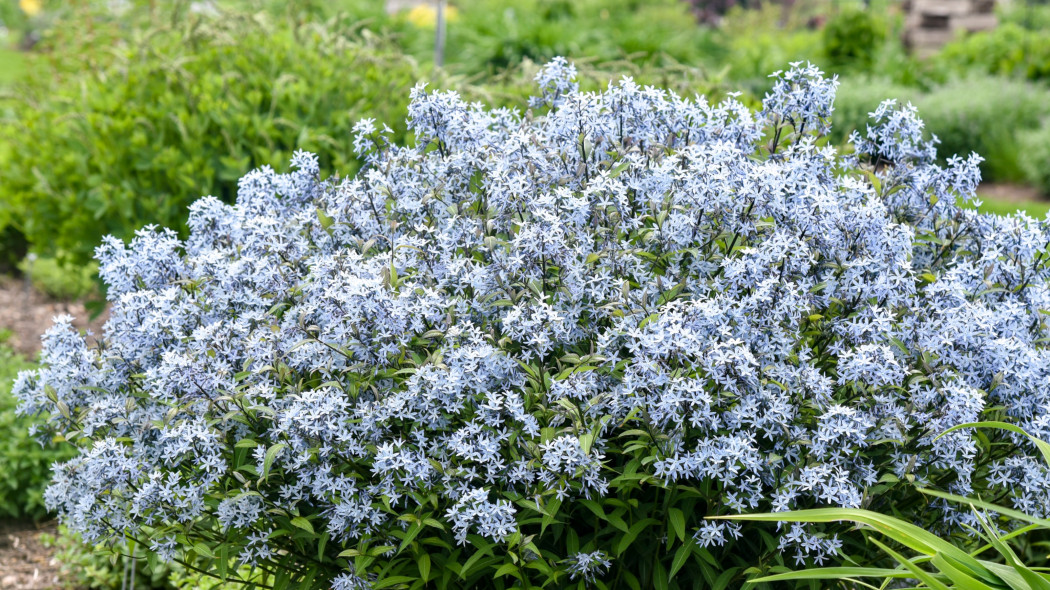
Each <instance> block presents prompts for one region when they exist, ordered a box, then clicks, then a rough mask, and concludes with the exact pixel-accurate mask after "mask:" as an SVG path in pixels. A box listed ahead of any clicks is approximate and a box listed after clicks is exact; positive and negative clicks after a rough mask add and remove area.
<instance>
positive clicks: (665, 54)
mask: <svg viewBox="0 0 1050 590" xmlns="http://www.w3.org/2000/svg"><path fill="white" fill-rule="evenodd" d="M455 6H456V8H457V10H456V15H455V18H454V19H453V20H450V21H449V23H448V29H447V30H448V41H447V47H446V54H445V55H446V57H445V66H446V67H447V68H448V69H449V71H452V72H456V73H461V74H466V75H473V74H494V73H497V72H499V71H501V70H502V69H503V68H506V67H508V66H514V65H516V64H518V63H520V62H522V61H523V60H526V59H528V60H531V61H535V62H546V61H547V60H549V59H550V58H552V57H554V56H556V55H564V56H569V57H573V58H591V59H595V60H597V61H610V60H617V59H626V60H627V61H630V62H632V63H635V64H648V65H654V64H655V65H666V64H669V63H685V64H690V65H693V66H702V65H706V64H715V63H718V61H720V60H721V59H722V58H724V56H725V49H724V46H723V43H722V41H721V34H720V33H719V32H718V31H716V30H713V29H710V28H705V27H700V26H698V25H697V24H696V21H695V20H694V18H693V16H692V14H690V12H689V7H688V5H687V4H686V3H684V2H681V1H680V0H647V1H641V0H628V1H624V0H574V1H571V2H570V1H567V0H521V1H517V2H513V3H508V2H504V1H502V0H461V1H459V2H455ZM389 26H390V27H392V29H393V30H395V31H396V32H397V33H398V37H399V40H400V43H401V44H402V45H403V47H404V49H405V50H406V51H407V52H409V53H410V54H412V55H415V56H417V57H419V58H421V59H427V60H429V59H431V58H432V57H433V46H434V40H433V29H432V28H421V27H419V26H417V25H414V24H412V22H410V21H409V20H408V19H406V18H404V16H403V15H401V16H396V17H394V19H393V20H392V22H391V23H390V24H389Z"/></svg>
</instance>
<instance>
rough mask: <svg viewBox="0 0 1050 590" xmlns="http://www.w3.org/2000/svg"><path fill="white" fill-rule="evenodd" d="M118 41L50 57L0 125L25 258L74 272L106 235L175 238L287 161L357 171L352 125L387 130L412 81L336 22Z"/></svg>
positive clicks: (9, 195) (8, 221)
mask: <svg viewBox="0 0 1050 590" xmlns="http://www.w3.org/2000/svg"><path fill="white" fill-rule="evenodd" d="M125 41H126V42H125V43H124V44H123V45H121V46H118V49H116V50H115V51H114V54H113V55H112V56H102V57H99V58H98V59H97V60H96V61H95V62H94V65H96V66H98V67H85V68H80V71H78V72H72V71H69V69H67V68H72V67H75V64H76V63H77V61H76V59H72V58H69V59H67V58H66V57H62V58H55V59H54V60H52V63H53V64H57V65H53V66H52V68H53V69H52V70H51V75H35V76H34V77H33V78H32V79H31V80H27V81H26V82H25V84H24V85H23V87H22V88H21V89H20V93H21V96H22V98H21V99H20V100H19V101H17V102H15V103H13V105H11V106H10V107H9V110H10V113H9V116H8V117H6V118H5V120H4V121H2V122H0V137H2V138H4V139H2V140H0V142H2V143H4V144H8V145H7V146H5V147H0V154H3V155H4V157H3V158H0V177H2V178H3V179H4V182H3V183H2V184H0V230H3V229H4V228H6V227H9V226H14V227H16V228H17V229H18V230H20V231H21V232H22V233H24V235H25V237H26V239H27V240H28V242H29V245H30V249H31V251H35V252H38V253H55V252H56V251H58V250H65V251H67V252H68V253H69V254H70V255H71V256H72V257H73V259H74V260H81V261H82V260H85V259H87V258H88V257H89V255H90V254H91V251H92V249H93V247H94V244H96V243H97V242H98V241H99V239H100V238H101V237H102V236H103V235H105V234H114V235H118V236H121V237H128V236H129V235H131V233H132V232H133V231H134V230H136V229H138V228H139V227H141V226H142V225H145V224H148V223H158V224H163V225H166V226H174V227H176V228H178V227H181V226H182V224H183V222H184V216H185V210H186V206H187V205H188V204H189V202H191V201H192V200H193V199H195V198H197V197H199V196H201V193H202V192H203V193H206V194H212V195H214V196H217V197H220V198H222V199H225V200H232V199H233V196H234V195H235V193H236V190H237V187H236V179H237V177H238V175H239V173H240V171H243V170H244V169H246V168H250V167H253V166H258V165H261V164H263V163H265V162H281V161H287V160H288V158H289V157H290V155H291V154H292V152H294V151H295V150H296V149H304V150H310V151H315V152H317V153H318V154H319V155H320V157H321V163H322V168H323V169H325V170H340V171H345V172H346V173H351V172H353V171H354V170H356V168H357V163H356V162H355V161H354V160H353V153H354V152H353V148H352V139H351V128H352V126H353V124H354V123H355V122H356V121H357V120H358V119H360V118H364V117H369V116H372V117H378V118H379V119H381V120H394V119H396V117H395V116H393V113H396V112H401V111H403V109H404V108H405V104H406V101H407V96H408V92H407V90H408V89H409V88H410V87H411V86H412V85H413V84H415V83H416V81H417V80H418V79H419V78H420V77H421V75H420V73H419V70H418V68H417V67H416V66H415V64H414V62H413V61H412V60H411V59H408V58H405V57H403V56H401V55H399V54H397V53H395V52H391V51H390V50H389V48H388V47H385V46H383V44H382V43H379V42H375V41H374V40H373V41H368V40H362V38H361V37H359V36H356V35H354V34H353V31H352V26H351V25H350V24H349V23H347V22H345V21H340V20H334V21H330V22H329V23H326V24H287V25H286V24H280V23H278V24H275V23H274V22H271V21H269V20H267V19H265V18H263V17H261V16H259V17H250V16H245V15H236V14H225V15H222V16H221V17H219V18H208V17H202V16H191V17H188V18H186V19H181V20H178V21H177V22H176V23H175V24H174V25H162V26H156V27H151V28H149V29H147V30H145V31H142V32H135V31H132V32H131V33H128V34H127V39H126V40H125ZM72 46H73V47H74V49H75V48H76V45H75V44H73V45H72ZM33 67H34V68H45V69H46V68H47V67H48V66H47V65H46V63H45V58H37V59H36V60H34V66H33ZM397 131H398V134H397V135H396V138H397V139H399V140H400V139H402V133H403V130H397ZM25 146H32V149H27V148H26V147H25ZM198 179H204V184H203V186H202V185H201V184H200V183H199V182H198ZM3 246H5V245H0V248H2V247H3Z"/></svg>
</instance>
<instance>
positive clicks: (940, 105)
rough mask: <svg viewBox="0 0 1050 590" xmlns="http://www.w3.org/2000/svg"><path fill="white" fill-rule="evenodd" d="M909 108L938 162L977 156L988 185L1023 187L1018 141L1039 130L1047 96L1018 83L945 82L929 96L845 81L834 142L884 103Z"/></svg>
mask: <svg viewBox="0 0 1050 590" xmlns="http://www.w3.org/2000/svg"><path fill="white" fill-rule="evenodd" d="M889 97H895V98H897V99H898V101H900V102H908V101H910V102H912V103H914V104H915V106H917V107H918V109H919V115H920V116H921V117H922V118H923V120H924V121H925V122H926V128H927V130H929V132H931V133H933V134H935V135H937V137H938V138H940V140H941V143H940V145H938V146H937V153H938V154H940V156H941V157H942V158H947V157H948V156H951V155H953V154H958V155H961V156H965V155H967V154H969V153H970V152H977V153H978V154H980V155H981V156H982V157H984V158H985V162H984V163H983V164H982V166H981V168H982V174H983V176H984V178H985V180H991V181H1014V182H1020V181H1026V180H1027V179H1028V178H1029V176H1028V174H1026V172H1025V170H1024V169H1023V167H1022V163H1021V159H1022V153H1021V148H1020V143H1019V138H1020V136H1021V135H1022V133H1023V132H1024V131H1026V130H1030V129H1034V128H1038V127H1039V124H1040V122H1041V120H1042V119H1043V117H1044V116H1046V115H1047V114H1050V90H1047V89H1045V88H1043V87H1041V86H1036V85H1033V84H1029V83H1026V82H1024V81H1021V80H1015V79H1010V78H1001V77H992V76H985V77H971V78H966V79H960V80H955V81H951V82H948V83H946V84H943V85H940V86H937V87H935V88H934V89H932V90H931V91H929V92H923V91H920V90H918V89H915V88H910V87H906V86H901V85H898V84H893V83H891V82H886V81H884V80H878V79H875V80H870V79H865V78H861V77H846V78H843V79H842V83H841V85H840V86H839V90H838V96H837V100H836V102H835V122H836V128H835V129H834V130H833V135H832V140H833V141H835V142H836V143H841V142H842V141H844V140H845V138H846V137H847V136H848V135H849V132H850V131H851V130H853V129H859V130H861V132H863V131H864V129H866V125H867V117H868V113H869V112H871V111H873V110H875V107H877V106H878V104H879V102H881V101H882V100H884V99H886V98H889Z"/></svg>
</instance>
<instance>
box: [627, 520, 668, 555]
mask: <svg viewBox="0 0 1050 590" xmlns="http://www.w3.org/2000/svg"><path fill="white" fill-rule="evenodd" d="M654 524H660V521H658V520H656V519H655V518H643V519H642V520H639V521H638V522H636V523H634V525H632V526H631V528H630V529H628V531H627V533H626V534H624V536H623V537H620V542H619V543H618V544H617V545H616V556H617V557H619V556H620V555H623V552H624V551H626V550H627V548H628V547H630V546H631V543H633V542H634V540H635V539H637V538H638V535H640V534H641V532H642V531H643V530H645V528H646V527H648V526H651V525H654Z"/></svg>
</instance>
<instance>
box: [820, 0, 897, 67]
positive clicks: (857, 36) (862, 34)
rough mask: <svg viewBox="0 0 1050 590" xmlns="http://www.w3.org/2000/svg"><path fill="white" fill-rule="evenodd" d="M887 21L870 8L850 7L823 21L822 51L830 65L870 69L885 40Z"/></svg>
mask: <svg viewBox="0 0 1050 590" xmlns="http://www.w3.org/2000/svg"><path fill="white" fill-rule="evenodd" d="M886 33H887V30H886V25H885V23H883V22H882V21H881V20H880V19H879V18H878V17H876V16H875V15H874V14H873V13H872V12H870V11H868V10H861V9H859V8H849V9H846V10H842V11H841V12H838V13H837V14H835V15H834V16H832V17H831V18H830V19H829V20H828V22H827V24H826V25H824V54H825V55H826V56H827V58H828V66H829V67H831V68H832V69H838V68H846V67H850V68H858V69H865V70H866V69H869V68H871V66H872V64H874V63H875V58H876V55H877V54H878V52H879V51H880V50H881V49H882V45H883V43H885V41H886Z"/></svg>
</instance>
